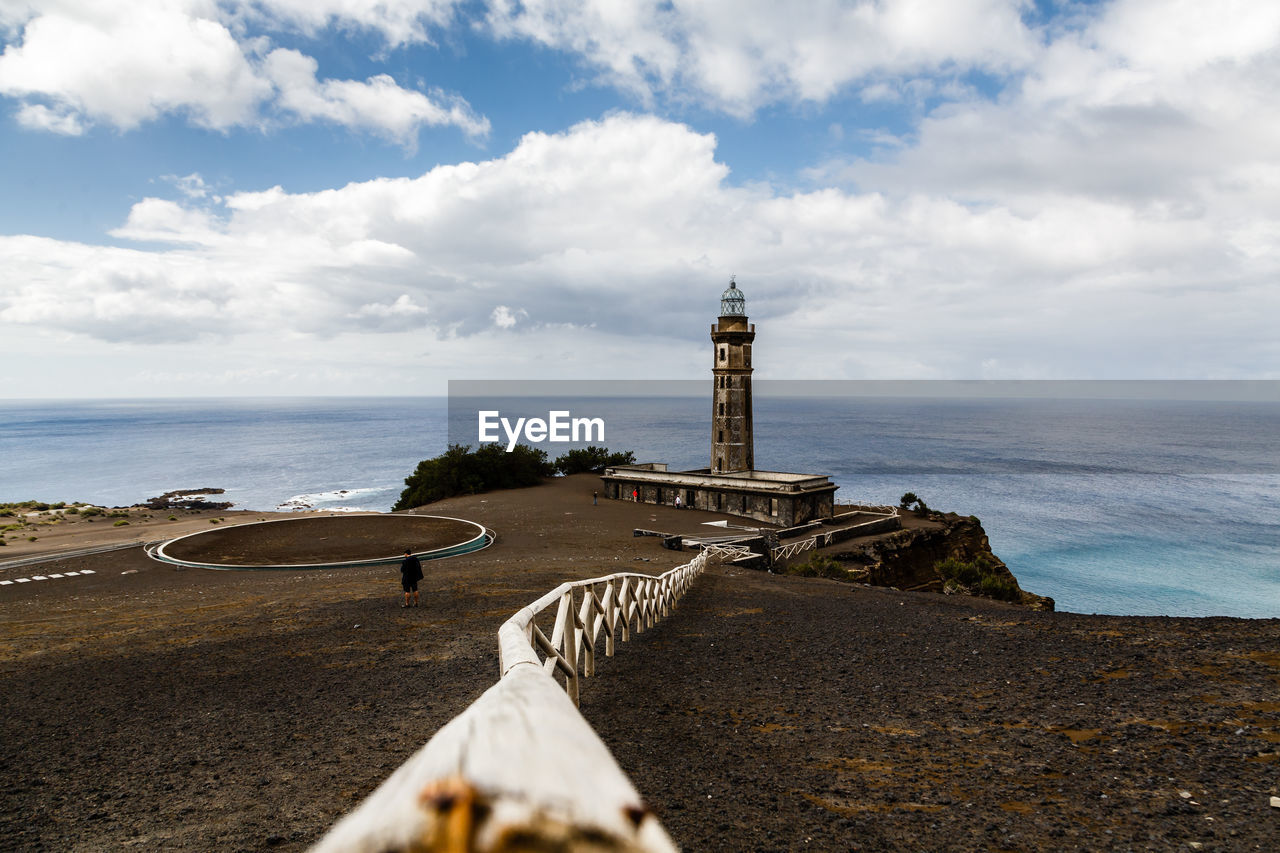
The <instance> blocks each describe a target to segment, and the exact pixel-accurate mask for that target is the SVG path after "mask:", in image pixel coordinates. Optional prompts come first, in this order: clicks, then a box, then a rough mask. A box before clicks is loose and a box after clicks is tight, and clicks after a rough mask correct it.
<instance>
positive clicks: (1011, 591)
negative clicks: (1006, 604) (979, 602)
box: [978, 575, 1018, 601]
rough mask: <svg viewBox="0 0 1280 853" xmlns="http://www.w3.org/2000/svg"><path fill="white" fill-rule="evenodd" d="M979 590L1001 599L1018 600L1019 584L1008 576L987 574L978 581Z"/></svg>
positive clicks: (989, 596)
mask: <svg viewBox="0 0 1280 853" xmlns="http://www.w3.org/2000/svg"><path fill="white" fill-rule="evenodd" d="M978 592H980V593H981V594H982V595H985V596H987V597H988V598H997V599H999V600H1001V601H1017V600H1018V585H1017V584H1016V583H1014V582H1013V581H1011V580H1009V579H1008V578H1002V577H998V576H996V575H986V576H984V577H983V578H982V580H981V581H980V582H979V583H978Z"/></svg>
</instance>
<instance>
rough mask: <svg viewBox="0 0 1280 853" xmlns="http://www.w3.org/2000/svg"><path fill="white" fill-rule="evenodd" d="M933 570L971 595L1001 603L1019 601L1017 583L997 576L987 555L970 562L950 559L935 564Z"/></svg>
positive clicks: (979, 556) (1002, 576)
mask: <svg viewBox="0 0 1280 853" xmlns="http://www.w3.org/2000/svg"><path fill="white" fill-rule="evenodd" d="M933 568H934V571H936V572H937V573H938V574H939V575H940V576H941V577H942V578H943V579H944V580H948V581H953V582H955V583H957V584H959V585H960V586H962V587H964V589H965V591H966V592H969V593H970V594H976V595H984V596H986V597H987V598H996V599H999V600H1001V601H1017V600H1018V597H1019V592H1018V584H1017V582H1016V581H1014V580H1011V579H1010V578H1007V577H1005V576H1004V575H1000V574H997V573H996V569H995V565H994V564H993V563H992V562H991V560H990V559H989V558H988V557H987V556H986V555H985V554H979V555H978V556H977V557H976V558H974V559H973V560H971V561H969V562H965V561H964V560H959V559H957V558H955V557H948V558H947V559H945V560H939V561H938V562H937V563H934V565H933Z"/></svg>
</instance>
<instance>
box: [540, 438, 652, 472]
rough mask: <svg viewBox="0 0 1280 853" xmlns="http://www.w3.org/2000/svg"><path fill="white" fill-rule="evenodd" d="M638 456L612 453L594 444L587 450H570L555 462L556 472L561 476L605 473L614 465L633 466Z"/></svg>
mask: <svg viewBox="0 0 1280 853" xmlns="http://www.w3.org/2000/svg"><path fill="white" fill-rule="evenodd" d="M635 461H636V455H635V454H634V453H632V452H631V451H630V450H627V451H624V452H622V453H610V452H609V448H607V447H596V446H595V445H594V444H593V445H590V446H588V447H586V448H585V449H578V450H570V451H569V452H568V453H566V454H564V455H563V456H560V457H557V458H556V461H555V467H556V470H557V471H559V472H560V473H561V474H564V475H566V476H568V475H569V474H586V473H596V474H599V473H600V472H602V471H604V469H605V468H610V467H613V466H614V465H633V464H635Z"/></svg>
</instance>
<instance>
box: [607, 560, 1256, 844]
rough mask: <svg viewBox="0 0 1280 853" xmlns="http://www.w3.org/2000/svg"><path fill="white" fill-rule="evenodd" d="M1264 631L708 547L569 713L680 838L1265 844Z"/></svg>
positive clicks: (1252, 625)
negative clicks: (854, 581)
mask: <svg viewBox="0 0 1280 853" xmlns="http://www.w3.org/2000/svg"><path fill="white" fill-rule="evenodd" d="M1277 649H1280V622H1277V621H1276V620H1267V621H1246V620H1238V619H1162V618H1118V617H1099V616H1080V615H1074V614H1068V613H1034V612H1030V611H1024V610H1021V609H1017V608H1014V607H1012V606H1008V605H1002V604H998V603H996V602H987V601H984V600H976V599H970V598H949V597H943V596H940V595H936V594H927V593H896V592H893V591H891V590H881V589H870V588H864V587H857V586H849V585H843V584H839V583H837V582H834V581H826V580H801V579H792V578H780V577H775V576H769V575H762V574H760V573H757V572H752V571H748V570H733V569H729V568H720V569H715V570H712V571H711V572H710V573H709V574H707V575H704V576H703V577H702V578H700V579H699V580H698V581H697V583H696V584H695V585H694V588H693V589H692V591H691V592H690V593H689V595H688V596H686V598H685V599H684V600H683V601H682V602H681V604H680V605H679V607H678V609H677V612H676V614H675V615H674V616H673V617H672V618H671V619H670V620H668V621H666V622H663V623H659V625H657V626H656V627H655V629H654V630H652V631H650V632H646V633H645V634H642V635H640V636H639V637H637V638H635V639H634V640H633V642H631V643H630V644H627V646H625V647H623V648H622V650H621V651H620V652H619V653H618V654H617V656H616V657H614V658H613V659H611V660H608V661H606V662H605V663H604V664H602V665H599V666H598V668H597V672H598V673H600V675H599V676H598V677H597V678H595V679H592V680H589V681H587V682H585V687H584V689H583V693H582V710H583V712H584V714H585V715H586V717H587V719H589V720H590V721H592V723H593V724H594V725H595V727H596V729H597V731H599V733H600V735H601V737H602V738H603V739H604V741H605V742H606V743H607V744H609V746H610V748H611V749H612V750H613V753H614V755H615V756H616V757H617V759H618V761H619V763H620V764H621V765H622V766H623V767H624V768H626V769H627V770H628V772H629V773H630V774H631V777H632V779H633V781H634V782H635V783H636V785H637V787H638V788H639V789H640V790H641V792H642V793H643V794H644V795H645V796H646V797H648V798H649V800H650V802H651V803H652V804H653V806H654V808H655V809H656V810H657V811H658V813H659V816H660V817H661V818H662V819H663V821H664V823H665V825H666V827H667V829H668V831H669V832H670V833H671V835H672V836H673V837H674V838H675V839H676V841H677V842H678V843H680V844H681V845H682V846H683V847H684V848H685V849H686V850H799V849H815V850H856V849H864V850H1106V849H1121V850H1130V849H1132V850H1169V849H1188V850H1190V849H1204V850H1275V849H1277V839H1280V809H1274V808H1271V807H1270V806H1269V799H1270V796H1271V795H1274V794H1277V793H1280V785H1278V784H1277V782H1278V779H1277V772H1276V770H1277V749H1278V748H1280V702H1277V701H1276V699H1277V694H1278V691H1277V685H1280V652H1277ZM640 685H643V688H641V687H640ZM1193 845H1201V846H1193Z"/></svg>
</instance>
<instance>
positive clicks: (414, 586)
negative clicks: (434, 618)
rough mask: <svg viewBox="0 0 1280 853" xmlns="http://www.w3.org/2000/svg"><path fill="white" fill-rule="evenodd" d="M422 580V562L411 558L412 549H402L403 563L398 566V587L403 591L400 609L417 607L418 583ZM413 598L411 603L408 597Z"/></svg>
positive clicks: (413, 557)
mask: <svg viewBox="0 0 1280 853" xmlns="http://www.w3.org/2000/svg"><path fill="white" fill-rule="evenodd" d="M420 580H422V562H421V561H420V560H419V559H418V558H417V557H415V556H413V549H412V548H405V549H404V562H402V563H401V564H400V586H401V587H402V588H403V589H404V604H402V605H400V606H401V607H417V606H418V581H420ZM411 595H412V596H413V603H412V604H410V603H409V597H410V596H411Z"/></svg>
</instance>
